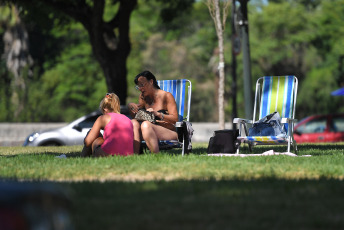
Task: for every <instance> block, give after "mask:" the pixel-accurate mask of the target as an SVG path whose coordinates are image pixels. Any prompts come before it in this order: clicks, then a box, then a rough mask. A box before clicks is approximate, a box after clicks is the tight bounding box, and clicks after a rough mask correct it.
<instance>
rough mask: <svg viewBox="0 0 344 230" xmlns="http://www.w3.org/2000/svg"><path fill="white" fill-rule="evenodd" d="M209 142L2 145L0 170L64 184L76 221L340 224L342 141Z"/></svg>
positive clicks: (198, 225)
mask: <svg viewBox="0 0 344 230" xmlns="http://www.w3.org/2000/svg"><path fill="white" fill-rule="evenodd" d="M206 147H207V144H194V150H193V154H190V155H187V156H185V157H182V156H180V154H179V152H180V151H179V150H171V151H166V152H162V153H161V154H159V155H151V154H145V155H140V156H132V157H109V158H99V159H93V158H87V159H84V158H80V157H79V154H80V151H81V146H73V147H34V148H24V147H0V156H1V157H0V177H1V178H2V181H3V182H4V183H5V182H8V181H15V182H18V181H19V182H20V183H24V182H28V181H29V182H30V184H32V185H40V184H53V185H54V186H58V187H59V188H62V189H63V190H64V191H66V192H67V194H68V197H69V200H70V204H71V209H70V213H71V217H72V221H73V224H74V226H75V229H344V194H343V192H344V184H343V177H344V144H343V143H339V144H319V145H300V146H299V157H290V156H264V157H261V156H259V157H258V156H256V157H245V158H241V157H208V156H206V154H205V153H206ZM285 148H286V147H285V146H284V147H279V148H277V149H276V151H279V152H284V151H285ZM269 149H270V148H269V146H264V147H256V148H254V151H255V153H261V152H264V151H266V150H269ZM274 149H275V148H274ZM246 150H247V149H246ZM61 154H65V155H66V158H58V157H57V156H60V155H61ZM302 155H312V156H311V157H302Z"/></svg>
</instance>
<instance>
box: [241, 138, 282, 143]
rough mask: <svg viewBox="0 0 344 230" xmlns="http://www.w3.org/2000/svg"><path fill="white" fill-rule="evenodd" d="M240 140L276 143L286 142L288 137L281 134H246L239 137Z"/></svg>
mask: <svg viewBox="0 0 344 230" xmlns="http://www.w3.org/2000/svg"><path fill="white" fill-rule="evenodd" d="M238 140H240V141H241V142H243V141H247V142H256V143H262V144H276V143H286V142H288V139H287V138H285V137H280V136H246V137H238Z"/></svg>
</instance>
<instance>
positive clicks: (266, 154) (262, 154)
mask: <svg viewBox="0 0 344 230" xmlns="http://www.w3.org/2000/svg"><path fill="white" fill-rule="evenodd" d="M276 155H286V156H291V157H297V156H298V155H296V154H294V153H291V152H284V153H279V152H275V151H274V150H269V151H266V152H264V153H260V154H236V153H211V154H208V156H215V157H249V156H254V157H256V156H276ZM310 156H311V155H301V157H310Z"/></svg>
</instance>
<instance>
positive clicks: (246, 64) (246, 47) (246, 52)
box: [238, 0, 253, 119]
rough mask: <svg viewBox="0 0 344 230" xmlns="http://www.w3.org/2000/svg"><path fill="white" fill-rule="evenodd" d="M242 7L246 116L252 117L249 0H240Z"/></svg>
mask: <svg viewBox="0 0 344 230" xmlns="http://www.w3.org/2000/svg"><path fill="white" fill-rule="evenodd" d="M238 1H239V2H240V8H239V12H238V25H239V28H240V35H241V47H242V54H243V65H244V99H245V117H246V119H252V108H253V107H252V105H253V104H252V77H251V64H250V63H251V58H250V43H249V37H248V17H247V3H248V1H249V0H238Z"/></svg>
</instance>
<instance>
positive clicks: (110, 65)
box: [81, 0, 137, 105]
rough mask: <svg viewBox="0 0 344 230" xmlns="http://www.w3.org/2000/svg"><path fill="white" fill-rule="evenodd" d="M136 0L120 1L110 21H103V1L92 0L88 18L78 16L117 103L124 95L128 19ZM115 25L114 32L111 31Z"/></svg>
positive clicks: (123, 101)
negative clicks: (116, 31)
mask: <svg viewBox="0 0 344 230" xmlns="http://www.w3.org/2000/svg"><path fill="white" fill-rule="evenodd" d="M136 4H137V0H124V1H121V4H120V8H119V10H118V12H117V15H116V17H115V18H114V21H113V22H109V23H106V22H103V20H102V16H103V11H102V10H101V9H103V8H104V1H100V0H97V1H94V10H93V12H96V13H97V15H94V16H93V18H92V19H90V20H91V21H90V20H86V21H84V20H81V22H82V23H83V24H84V26H85V28H86V30H87V31H88V33H89V36H90V41H91V45H92V49H93V53H94V55H95V57H96V59H97V60H98V62H99V64H100V66H101V68H102V70H103V72H104V76H105V79H106V85H107V88H108V92H113V93H116V94H117V96H118V97H119V99H120V101H121V105H125V104H126V98H127V85H128V83H127V66H126V62H127V58H128V56H129V53H130V50H131V45H130V39H129V20H130V15H131V12H132V11H133V10H134V8H135V6H136ZM114 27H115V28H118V33H117V34H116V33H115V32H114Z"/></svg>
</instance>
